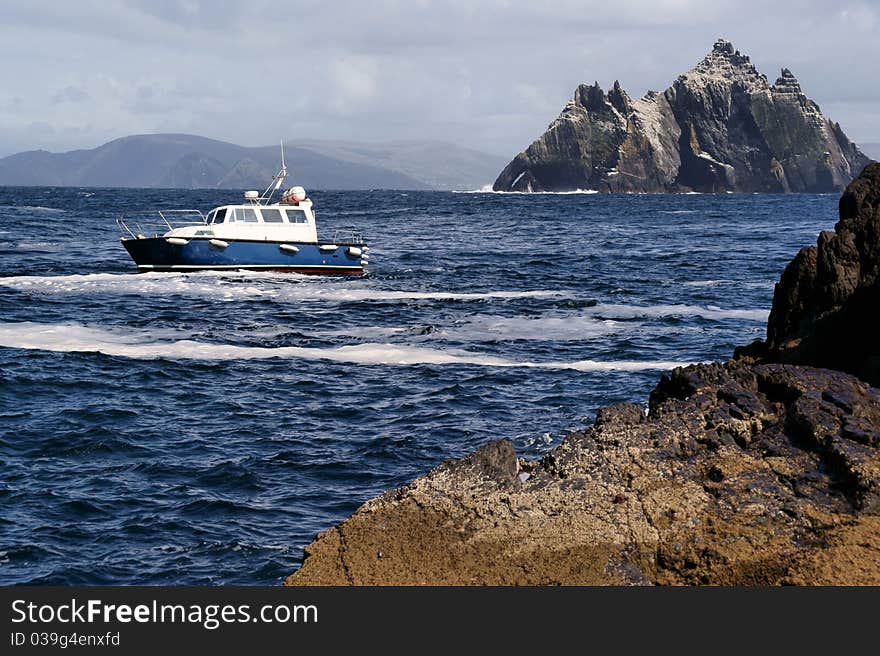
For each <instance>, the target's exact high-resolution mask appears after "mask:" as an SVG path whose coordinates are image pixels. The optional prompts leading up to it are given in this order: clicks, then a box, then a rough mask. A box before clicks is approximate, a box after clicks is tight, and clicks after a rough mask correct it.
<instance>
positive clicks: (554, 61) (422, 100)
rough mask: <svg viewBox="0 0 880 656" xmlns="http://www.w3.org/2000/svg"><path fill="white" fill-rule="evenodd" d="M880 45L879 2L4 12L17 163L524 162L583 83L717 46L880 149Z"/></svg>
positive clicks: (203, 5)
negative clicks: (471, 156)
mask: <svg viewBox="0 0 880 656" xmlns="http://www.w3.org/2000/svg"><path fill="white" fill-rule="evenodd" d="M756 17H760V20H758V19H756ZM878 30H880V20H878V10H877V7H876V5H874V4H871V3H867V2H848V1H844V2H840V3H837V4H836V5H835V6H833V7H830V6H829V4H828V3H827V2H826V1H820V0H804V1H803V2H795V1H794V0H779V1H778V2H775V3H767V2H765V1H763V0H761V1H759V0H742V1H738V2H735V1H734V0H720V1H718V2H712V3H707V2H702V1H700V2H697V1H695V0H651V1H646V0H639V1H628V2H627V1H620V2H615V3H609V2H606V1H602V2H598V1H595V2H594V1H589V2H588V1H582V0H581V1H579V0H557V1H555V2H553V3H535V2H533V1H529V2H526V1H524V0H507V1H503V0H483V1H477V0H468V1H466V0H443V1H441V0H421V1H410V0H374V2H370V3H364V2H353V1H350V0H339V1H337V2H334V3H326V2H323V1H318V0H303V1H299V2H285V3H277V2H269V1H267V0H252V1H251V2H233V1H230V0H215V1H211V2H209V1H208V0H124V1H120V2H112V3H108V2H100V1H98V0H80V1H79V2H77V3H58V2H54V1H51V0H6V1H5V2H4V8H3V21H2V23H0V57H2V59H3V61H4V62H5V63H6V66H4V67H2V68H0V155H2V154H8V153H9V152H13V151H14V150H17V149H20V148H21V147H22V145H23V144H25V147H42V148H47V149H51V150H64V149H68V148H77V147H94V146H96V145H98V144H99V143H101V142H102V141H106V140H109V139H111V138H115V137H118V136H123V135H126V134H131V133H135V132H151V131H160V130H168V131H195V132H197V133H199V134H203V135H205V136H210V137H214V138H219V139H225V140H229V141H233V142H236V143H242V144H246V145H258V144H271V143H275V142H276V141H277V140H278V139H279V138H281V137H284V138H286V139H291V138H294V139H295V138H301V139H306V138H310V139H321V138H324V139H333V138H336V139H360V140H367V141H369V140H388V139H395V138H401V139H402V138H434V139H443V140H447V141H453V142H456V143H459V144H461V145H467V146H471V147H476V148H482V149H484V150H488V151H491V152H496V153H499V154H504V155H513V154H514V153H516V152H517V151H518V150H520V149H521V148H523V147H524V146H526V145H528V144H529V143H530V142H531V141H532V140H533V139H534V138H535V137H536V136H538V135H539V134H540V133H541V132H542V131H543V130H544V129H545V128H546V126H547V125H548V124H549V123H550V122H551V121H552V120H553V119H554V118H555V117H556V114H557V113H558V112H559V110H560V109H561V108H562V107H563V106H564V104H565V102H566V101H567V100H568V99H569V98H570V97H571V94H572V91H573V90H574V88H575V87H576V86H577V85H578V84H579V83H580V82H583V81H590V82H591V81H593V80H598V81H599V82H600V83H601V84H603V85H604V86H606V87H607V86H609V85H610V84H611V83H612V82H613V81H614V80H615V79H619V80H620V82H621V84H622V85H623V86H624V88H625V89H627V91H628V92H629V93H630V95H633V96H640V95H642V94H643V93H644V92H645V91H647V90H648V89H664V88H665V87H666V86H668V85H669V83H670V82H671V81H672V80H673V79H674V77H675V76H676V75H677V74H679V73H681V72H683V71H684V70H687V69H688V68H690V67H691V66H693V65H694V64H695V63H696V62H697V61H698V60H699V59H700V58H701V57H702V56H703V55H704V54H705V52H706V51H708V50H709V49H710V48H711V46H712V43H713V42H714V40H715V39H716V38H717V37H718V36H725V37H727V38H730V39H731V40H733V42H734V44H735V45H736V46H737V47H738V48H740V49H741V50H742V51H743V52H746V53H748V54H750V55H751V56H752V60H753V61H754V62H755V64H756V65H757V66H758V68H759V69H760V70H761V71H762V72H764V73H765V74H767V76H768V77H770V78H771V79H773V78H774V77H775V76H776V74H777V73H778V69H779V68H781V67H782V66H787V67H789V68H791V69H792V70H793V71H794V72H795V74H796V75H797V76H798V78H799V79H800V80H801V83H802V85H803V87H804V89H805V90H806V91H807V93H808V94H809V95H810V96H811V97H813V98H814V99H815V100H816V101H817V102H818V103H819V104H820V106H822V107H823V109H825V110H826V111H827V112H828V113H829V114H830V116H831V117H832V118H833V119H835V120H838V121H840V122H841V125H842V126H843V128H844V130H846V131H847V132H848V133H849V134H850V136H851V137H853V138H855V139H856V140H865V141H880V120H878V119H880V112H878V109H877V108H878V107H880V88H878V86H877V84H876V72H875V70H874V68H875V67H874V66H873V65H871V64H872V63H873V62H875V61H880V38H878V37H880V35H878ZM47 43H51V46H52V47H51V48H47V47H46V44H47ZM13 98H18V99H19V100H18V101H16V102H15V103H14V101H13ZM838 112H839V115H835V114H836V113H838ZM33 122H37V123H41V124H44V125H47V126H51V127H52V128H53V130H52V131H49V130H43V131H39V132H37V133H36V134H35V133H34V131H33V130H30V129H29V128H28V125H29V124H30V123H33ZM84 126H89V127H88V129H86V128H85V127H84ZM28 140H33V142H30V141H28Z"/></svg>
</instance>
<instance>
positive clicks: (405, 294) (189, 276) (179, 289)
mask: <svg viewBox="0 0 880 656" xmlns="http://www.w3.org/2000/svg"><path fill="white" fill-rule="evenodd" d="M248 282H250V283H252V284H247V283H248ZM327 282H328V281H326V280H316V279H314V278H312V277H309V276H299V275H296V274H289V273H285V274H269V273H258V272H253V273H251V272H243V271H236V272H234V273H233V274H230V273H219V272H213V271H204V272H199V273H142V274H138V275H134V274H127V273H126V274H119V273H91V274H73V275H66V276H9V277H6V278H0V286H4V287H7V288H10V289H15V290H17V291H22V292H27V293H34V294H96V293H103V294H143V295H148V296H149V295H164V296H167V295H169V294H177V295H181V296H197V297H207V298H212V299H220V300H228V301H234V300H260V299H268V300H275V301H278V302H282V303H283V302H295V301H326V302H339V303H345V302H353V301H408V300H437V301H482V300H490V299H515V298H541V297H564V296H567V295H568V294H566V293H565V292H560V291H552V290H525V291H505V290H498V291H488V292H473V293H465V292H452V291H440V292H429V291H405V290H389V289H379V288H376V287H366V286H355V285H348V284H346V285H338V284H332V283H333V282H335V281H331V284H327ZM291 283H295V284H291Z"/></svg>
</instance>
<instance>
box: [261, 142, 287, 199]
mask: <svg viewBox="0 0 880 656" xmlns="http://www.w3.org/2000/svg"><path fill="white" fill-rule="evenodd" d="M286 177H287V166H285V164H284V141H283V140H282V141H281V170H280V171H278V173H276V174H275V176H274V177H273V178H272V182H270V183H269V186H268V187H266V191H264V192H263V195H262V196H260V197H259V198H258V199H257V205H266V204H268V203H269V201H270V200H272V195H273V194H274V193H275V192H276V191H278V189H280V188H281V185H282V183H283V182H284V178H286Z"/></svg>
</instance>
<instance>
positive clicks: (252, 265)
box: [116, 144, 369, 276]
mask: <svg viewBox="0 0 880 656" xmlns="http://www.w3.org/2000/svg"><path fill="white" fill-rule="evenodd" d="M286 177H287V167H286V166H285V164H284V144H282V145H281V170H280V171H279V172H278V173H277V174H276V175H275V176H274V177H273V178H272V182H271V183H270V184H269V186H268V187H266V190H265V191H264V192H263V193H262V194H260V193H259V192H257V191H246V192H244V202H243V203H240V204H235V205H223V206H221V207H215V208H214V209H212V210H211V211H210V212H208V213H207V214H202V212H201V211H200V210H179V209H178V210H151V211H148V212H136V213H129V214H124V215H123V216H121V217H119V218H118V219H117V221H116V223H117V225H118V226H119V229H120V231H121V233H122V237H121V238H120V241H121V242H122V245H123V246H124V247H125V250H126V251H128V254H129V255H130V256H131V258H132V259H133V260H134V262H135V264H136V265H137V268H138V271H139V272H145V271H199V270H207V269H214V270H236V269H244V270H250V271H283V272H292V273H304V274H331V275H332V274H336V275H354V276H361V275H364V274H365V273H366V267H367V263H368V261H369V254H368V251H369V247H368V246H367V244H366V243H364V240H363V238H362V237H361V234H360V233H359V232H358V231H357V230H354V229H340V230H337V231H336V233H335V234H334V235H333V239H332V240H331V241H319V240H318V229H317V225H316V223H315V210H314V207H313V205H312V201H311V200H310V199H309V198H308V196H307V195H306V192H305V190H304V189H303V188H302V187H300V186H294V187H291V188H289V189H288V190H287V191H285V192H284V193H283V194H282V195H281V196H280V200H279V201H278V202H275V203H273V202H272V196H273V195H274V194H275V192H276V191H278V189H280V188H281V185H282V184H283V183H284V179H285V178H286Z"/></svg>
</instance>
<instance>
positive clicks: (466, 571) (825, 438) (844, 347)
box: [286, 165, 880, 585]
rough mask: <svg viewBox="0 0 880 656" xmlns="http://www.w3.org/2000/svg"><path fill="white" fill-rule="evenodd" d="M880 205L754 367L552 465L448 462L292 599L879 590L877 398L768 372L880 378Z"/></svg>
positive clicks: (812, 270) (669, 386)
mask: <svg viewBox="0 0 880 656" xmlns="http://www.w3.org/2000/svg"><path fill="white" fill-rule="evenodd" d="M878 199H880V165H874V166H870V167H868V168H866V170H865V171H864V172H863V173H862V175H861V176H860V177H859V179H858V180H856V181H855V182H853V183H852V184H851V185H850V186H849V188H848V189H847V191H846V193H844V195H843V197H842V198H841V201H840V222H839V223H838V224H837V226H836V229H835V230H836V231H835V233H834V234H833V235H832V234H823V236H822V237H820V239H819V246H818V247H816V248H812V249H804V250H803V251H801V253H800V254H798V256H797V257H796V258H795V260H794V261H793V262H792V263H791V264H790V265H789V266H788V268H787V269H786V271H785V273H784V274H783V276H782V279H781V280H780V283H779V284H778V285H777V289H776V294H775V298H774V305H773V314H772V315H771V318H770V325H769V328H768V335H769V340H768V344H766V345H759V346H757V347H755V346H753V347H751V348H750V349H749V352H750V353H751V355H752V357H750V358H746V357H740V358H737V359H734V360H731V361H729V362H727V363H723V364H721V363H716V364H700V365H693V366H690V367H686V368H681V369H676V370H674V371H673V372H671V373H670V374H668V375H664V376H663V377H662V378H661V380H660V382H659V384H658V385H657V387H656V388H655V390H654V391H653V392H652V394H651V396H650V400H649V403H648V405H647V408H645V407H643V406H640V405H635V404H621V405H616V406H611V407H608V408H603V409H601V410H599V412H598V413H597V417H596V421H595V423H594V424H593V425H592V426H591V427H589V428H587V429H586V430H583V431H580V432H576V433H573V434H571V435H569V436H568V437H567V438H566V439H565V440H564V441H563V443H562V444H560V445H559V446H558V447H556V448H555V449H553V450H552V451H550V452H549V453H548V454H547V455H545V456H544V457H543V458H542V459H541V460H538V461H526V460H523V459H518V458H517V457H516V454H515V452H514V449H513V445H512V444H511V443H510V442H507V441H504V440H499V441H495V442H490V443H488V444H486V445H484V446H482V447H480V448H479V449H477V451H475V452H474V453H473V454H471V455H469V456H467V457H466V458H464V459H462V460H458V461H447V462H444V463H442V464H441V465H440V466H438V467H437V468H435V469H434V470H433V471H431V472H429V473H428V474H426V475H425V476H422V477H420V478H418V479H416V480H415V481H413V482H412V483H411V484H409V485H407V486H405V487H402V488H400V489H397V490H393V491H390V492H387V493H385V494H384V495H382V496H381V497H378V498H376V499H373V500H371V501H368V502H367V503H366V504H364V505H363V506H362V507H361V508H359V509H358V510H357V511H356V512H355V513H354V514H353V515H352V516H351V517H349V518H348V519H346V520H345V521H343V522H342V523H340V524H339V525H338V526H336V527H333V528H331V529H329V530H327V531H325V532H323V533H321V534H319V535H318V536H317V538H316V539H315V541H314V542H313V543H312V544H311V545H309V546H308V547H307V548H306V551H305V558H304V560H303V564H302V567H301V568H300V569H299V571H297V572H295V573H294V574H292V575H291V576H290V577H289V578H288V579H287V581H286V584H287V585H339V584H342V585H345V584H356V585H361V584H363V585H375V584H456V585H459V584H489V585H496V584H540V585H546V584H720V585H753V584H758V585H765V584H814V585H816V584H830V585H840V584H854V585H861V584H873V585H878V584H880V389H878V388H877V387H872V386H871V385H870V384H869V382H866V381H873V379H871V378H870V376H867V377H864V376H863V379H860V378H859V377H857V376H855V375H853V374H852V373H846V372H844V371H838V370H834V369H829V368H817V367H814V366H807V365H805V364H789V363H787V362H778V361H772V360H773V358H774V357H776V358H777V359H780V358H782V359H789V360H796V359H799V361H800V362H804V361H809V358H811V357H818V356H819V355H822V354H823V353H824V351H823V348H824V347H825V345H827V344H832V343H836V344H839V346H838V347H837V349H836V351H834V352H835V353H836V354H837V355H840V354H844V355H845V356H846V357H844V358H843V359H842V360H834V361H833V364H834V363H836V364H843V365H846V367H848V368H850V370H851V371H855V372H856V373H860V375H861V374H862V372H863V371H868V372H869V373H870V372H871V371H874V369H871V368H870V367H868V369H865V368H864V367H865V366H867V365H866V362H867V363H868V364H870V361H871V358H872V357H874V355H872V354H876V346H874V345H873V344H872V342H871V339H870V338H871V336H872V335H873V338H874V339H875V340H876V339H877V337H878V333H877V332H876V330H875V331H874V332H871V330H870V329H864V330H863V329H862V328H861V327H860V326H854V325H852V322H854V321H856V320H859V321H866V322H867V321H868V320H869V319H870V315H869V314H868V313H869V312H870V311H871V309H872V307H873V308H877V307H878V306H877V305H876V286H877V279H878V273H880V230H878V219H880V214H878V208H880V202H878ZM872 290H874V291H872ZM871 294H874V296H871ZM863 295H864V296H863ZM865 298H867V299H868V300H864V299H865ZM872 298H873V299H875V300H874V302H875V304H874V305H873V306H871V299H872ZM850 334H852V335H853V338H852V339H848V337H849V335H850ZM835 340H836V341H835ZM817 354H818V355H817ZM756 355H758V356H760V357H756ZM823 357H824V356H823ZM835 357H837V356H835ZM860 358H862V360H860Z"/></svg>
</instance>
